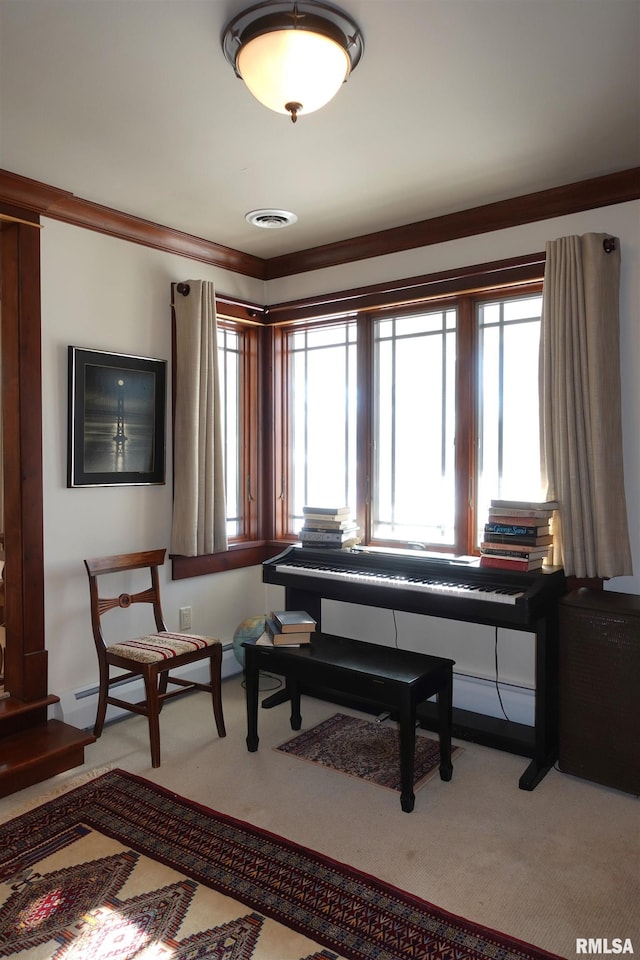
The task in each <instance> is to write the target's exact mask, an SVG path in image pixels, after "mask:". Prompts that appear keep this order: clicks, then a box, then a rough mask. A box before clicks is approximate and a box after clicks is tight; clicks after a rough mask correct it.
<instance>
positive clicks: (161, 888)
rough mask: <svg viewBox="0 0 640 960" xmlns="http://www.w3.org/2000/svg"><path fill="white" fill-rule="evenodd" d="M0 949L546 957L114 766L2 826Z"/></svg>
mask: <svg viewBox="0 0 640 960" xmlns="http://www.w3.org/2000/svg"><path fill="white" fill-rule="evenodd" d="M0 956H1V957H24V958H27V957H28V958H29V960H134V958H135V960H428V958H433V960H436V958H437V960H480V958H482V960H486V958H487V957H490V958H500V960H549V958H551V956H552V955H551V954H549V953H546V952H544V951H542V950H539V949H537V948H536V947H533V946H529V945H527V944H525V943H522V942H520V941H517V940H513V939H511V938H509V937H507V936H503V935H502V934H499V933H495V932H493V931H491V930H489V929H486V928H484V927H480V926H477V925H476V924H473V923H470V922H468V921H466V920H463V919H461V918H459V917H456V916H454V915H453V914H450V913H446V912H445V911H443V910H440V909H438V908H437V907H434V906H432V905H431V904H429V903H427V902H425V901H422V900H420V899H418V898H417V897H414V896H410V895H408V894H407V893H404V892H403V891H401V890H399V889H397V888H395V887H392V886H388V885H386V884H385V883H382V882H381V881H379V880H377V879H375V878H373V877H371V876H368V875H365V874H362V873H359V872H358V871H357V870H355V869H353V868H352V867H349V866H346V865H344V864H341V863H338V862H337V861H334V860H330V859H328V858H327V857H324V856H321V855H319V854H317V853H314V852H313V851H312V850H309V849H307V848H305V847H303V846H300V845H297V844H294V843H292V842H289V841H287V840H285V839H283V838H281V837H278V836H276V835H275V834H271V833H268V832H265V831H263V830H259V829H257V828H256V827H253V826H251V825H250V824H247V823H243V822H242V821H240V820H236V819H234V818H231V817H228V816H226V815H223V814H220V813H216V812H215V811H213V810H210V809H208V808H206V807H202V806H200V805H198V804H196V803H193V802H191V801H189V800H186V799H185V798H183V797H180V796H178V795H176V794H174V793H170V792H169V791H167V790H164V789H163V788H161V787H158V786H156V785H155V784H152V783H150V782H149V781H146V780H144V779H142V778H141V777H137V776H134V775H132V774H128V773H125V772H123V771H121V770H112V771H110V772H108V773H106V774H104V775H102V776H99V777H97V778H96V779H94V780H92V781H91V782H89V783H85V784H83V785H81V786H79V787H77V788H75V789H72V790H70V791H69V792H68V793H65V794H62V795H61V796H57V797H55V798H54V799H52V800H50V801H48V802H46V803H44V804H43V805H42V806H39V807H36V808H34V809H32V810H30V811H28V812H26V813H24V814H22V815H21V816H18V817H16V818H15V819H14V820H11V821H9V822H8V823H5V824H3V825H2V826H0ZM554 960H558V958H554Z"/></svg>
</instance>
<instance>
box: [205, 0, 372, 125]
mask: <svg viewBox="0 0 640 960" xmlns="http://www.w3.org/2000/svg"><path fill="white" fill-rule="evenodd" d="M222 49H223V51H224V55H225V57H226V58H227V60H228V61H229V63H230V64H231V66H232V67H233V69H234V70H235V72H236V75H237V76H238V77H240V78H241V79H242V80H244V82H245V83H246V85H247V86H248V88H249V90H250V91H251V93H252V94H253V95H254V97H256V99H258V100H259V101H260V103H262V104H264V106H265V107H269V109H270V110H275V111H276V112H277V113H283V114H285V115H286V114H289V115H290V117H291V119H292V121H293V122H294V123H295V122H296V120H297V119H298V115H299V114H302V113H311V112H312V111H314V110H319V109H320V107H324V106H325V104H327V103H329V101H330V100H331V99H333V97H335V95H336V93H337V92H338V90H339V89H340V87H341V86H342V84H343V83H344V82H345V81H346V80H347V78H348V77H349V74H350V73H351V71H352V70H355V68H356V66H357V65H358V63H359V62H360V58H361V57H362V51H363V49H364V42H363V39H362V34H361V32H360V29H359V27H358V26H357V24H356V23H355V22H354V21H353V20H352V19H351V17H349V16H348V15H347V14H346V13H344V12H343V11H342V10H339V9H338V8H337V7H334V6H332V5H331V4H328V3H321V2H319V0H297V2H292V0H267V2H266V3H257V4H255V5H254V6H252V7H249V8H248V9H247V10H245V11H244V12H243V13H240V14H238V16H237V17H234V18H233V20H231V21H230V22H229V23H228V24H227V26H226V27H225V29H224V32H223V34H222Z"/></svg>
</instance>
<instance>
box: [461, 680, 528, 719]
mask: <svg viewBox="0 0 640 960" xmlns="http://www.w3.org/2000/svg"><path fill="white" fill-rule="evenodd" d="M498 689H499V690H500V696H498ZM498 689H497V688H496V684H495V681H493V680H483V679H481V678H480V677H468V676H465V675H464V674H456V673H455V672H454V674H453V705H454V707H458V708H459V709H461V710H471V711H472V712H473V713H481V714H483V715H484V716H486V717H498V718H500V719H501V720H504V719H506V718H508V719H509V720H513V721H515V722H516V723H523V724H525V725H526V726H528V727H532V726H533V725H534V719H535V691H534V690H530V689H528V688H527V687H520V686H514V685H513V684H510V683H500V684H499V688H498ZM500 700H502V707H504V713H503V710H502V707H501V706H500ZM505 714H506V718H505Z"/></svg>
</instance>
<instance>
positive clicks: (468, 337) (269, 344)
mask: <svg viewBox="0 0 640 960" xmlns="http://www.w3.org/2000/svg"><path fill="white" fill-rule="evenodd" d="M544 262H545V256H544V254H543V253H535V254H530V255H528V256H523V257H515V258H511V259H509V260H502V261H496V262H493V263H484V264H478V265H475V266H471V267H464V268H461V269H459V270H451V271H444V272H440V273H436V274H429V275H425V276H421V277H415V278H408V279H403V280H399V281H396V282H395V283H394V282H388V283H384V284H376V285H373V286H369V287H360V288H354V289H353V290H345V291H341V292H337V293H331V294H327V295H325V296H320V297H313V298H308V299H305V300H299V301H291V302H289V303H282V304H276V305H274V306H272V307H260V306H258V305H255V304H247V303H245V302H241V301H236V300H234V299H233V298H232V297H226V296H224V295H221V296H219V297H217V299H216V304H217V309H218V315H219V317H221V318H223V319H224V318H226V319H229V320H236V321H238V322H240V323H244V324H247V325H248V326H250V328H251V329H253V330H254V331H255V336H254V339H253V343H254V344H255V346H252V347H251V348H250V349H249V350H248V351H247V354H248V355H247V356H246V357H244V358H243V364H244V367H243V375H244V376H245V377H246V378H247V379H246V381H245V382H246V383H248V384H251V386H250V392H249V399H248V404H247V403H243V414H244V411H245V407H246V411H247V412H246V418H245V421H244V424H243V429H244V430H245V431H248V434H247V436H248V438H249V440H248V443H247V444H245V448H247V449H248V450H249V451H250V453H249V458H250V463H251V466H250V469H249V470H248V471H247V470H246V464H245V466H244V467H243V475H244V476H245V477H246V476H247V475H250V476H251V493H252V495H253V498H254V499H253V500H251V501H249V502H248V503H246V504H245V507H246V508H247V510H248V513H247V517H248V518H249V523H248V528H247V535H246V536H245V537H244V538H239V539H238V540H235V541H233V542H232V543H230V545H229V549H228V550H227V551H225V552H223V553H219V554H212V555H209V556H204V557H181V556H173V555H172V557H171V559H172V567H173V573H172V576H173V579H184V578H188V577H193V576H204V575H207V574H211V573H218V572H222V571H225V570H232V569H239V568H242V567H246V566H255V565H258V564H261V563H262V562H263V561H264V560H267V559H269V558H270V557H272V556H273V555H274V553H276V552H277V551H278V550H279V549H282V548H283V547H284V546H286V545H287V544H288V543H291V542H294V540H295V538H293V537H292V536H291V534H288V532H287V491H288V490H289V489H290V478H289V476H288V464H289V458H288V456H287V437H288V436H289V423H288V409H289V407H288V382H287V380H288V378H287V373H286V350H285V348H284V338H285V330H286V328H288V327H290V326H291V325H296V326H301V327H304V326H306V325H308V326H313V325H315V324H316V323H319V322H320V321H322V322H325V323H326V322H331V320H332V318H333V319H334V320H335V322H336V323H341V322H343V321H344V320H345V319H347V318H353V316H354V315H356V323H357V325H358V376H359V382H361V383H363V384H364V385H365V388H366V389H365V390H363V391H362V392H360V391H359V399H358V403H359V409H358V421H359V423H360V422H361V418H364V421H362V422H363V423H364V424H365V429H364V430H360V431H359V436H358V444H359V446H358V462H359V463H361V464H364V466H365V469H364V470H362V471H361V475H360V476H359V478H358V485H359V486H358V511H359V512H358V524H359V526H360V527H361V529H362V530H365V531H367V530H369V527H370V520H371V505H370V490H369V484H370V478H371V468H372V457H371V441H370V438H371V416H372V411H371V404H370V400H369V398H370V395H371V375H372V374H371V352H372V349H373V346H372V336H371V328H372V324H371V320H372V318H373V317H375V316H379V315H381V314H383V313H385V312H394V313H395V314H396V315H398V314H401V313H404V312H411V311H415V310H416V309H422V308H423V307H424V306H425V305H427V304H429V303H433V302H434V301H435V300H442V301H444V302H443V303H442V304H441V305H442V306H443V307H444V306H446V304H447V302H451V303H456V305H457V306H458V309H460V305H461V304H468V306H464V307H463V311H464V313H463V317H464V319H463V320H460V319H459V323H461V322H462V328H461V333H460V336H461V340H460V342H459V345H458V368H459V369H458V373H459V376H458V379H457V390H458V391H459V394H458V398H457V399H458V403H462V402H464V403H465V404H468V407H467V409H474V406H475V370H474V368H473V360H472V359H471V358H472V357H474V356H475V347H474V346H473V344H472V342H471V341H472V336H473V334H472V332H471V331H472V330H475V325H474V321H473V317H474V315H475V304H476V303H477V302H479V301H480V300H484V299H490V298H491V297H493V296H495V295H500V294H501V293H502V292H504V291H505V290H513V292H514V294H515V293H519V292H522V293H526V292H528V291H532V292H533V291H539V289H540V286H541V283H542V278H543V274H544ZM467 313H468V318H467ZM243 353H244V351H243ZM367 391H368V392H367ZM474 438H475V425H473V424H470V423H467V424H466V425H465V428H464V429H463V431H462V434H461V436H459V438H458V440H459V442H458V444H457V450H456V458H457V459H456V470H457V471H459V472H458V476H460V475H462V473H466V474H467V475H468V476H469V477H475V445H474ZM246 452H247V450H246V449H245V455H246ZM254 480H255V482H254ZM462 486H463V485H462V484H458V488H459V489H458V499H457V502H456V529H457V530H458V532H459V537H458V543H456V547H455V552H459V553H471V552H472V545H473V531H474V529H475V526H474V524H475V519H474V515H473V511H472V509H471V505H470V500H469V496H468V491H467V490H463V489H462ZM246 492H247V491H246V490H245V496H246ZM393 546H396V547H397V546H399V544H397V543H394V544H393Z"/></svg>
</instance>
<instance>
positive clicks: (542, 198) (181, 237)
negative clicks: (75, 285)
mask: <svg viewBox="0 0 640 960" xmlns="http://www.w3.org/2000/svg"><path fill="white" fill-rule="evenodd" d="M638 198H640V167H633V168H632V169H630V170H620V171H618V172H617V173H611V174H607V175H605V176H602V177H594V178H592V179H590V180H581V181H579V182H577V183H569V184H565V185H564V186H560V187H554V188H552V189H550V190H541V191H539V192H537V193H529V194H526V195H524V196H521V197H514V198H512V199H510V200H500V201H497V202H495V203H488V204H484V205H483V206H480V207H472V208H470V209H468V210H460V211H458V212H456V213H451V214H446V215H444V216H440V217H433V218H432V219H430V220H421V221H419V222H417V223H410V224H406V225H405V226H402V227H395V228H393V229H390V230H381V231H379V232H378V233H369V234H366V235H364V236H361V237H354V238H352V239H349V240H340V241H338V242H337V243H329V244H325V245H324V246H319V247H311V248H309V249H307V250H301V251H298V252H297V253H290V254H285V255H284V256H281V257H273V258H271V259H268V260H263V259H261V258H260V257H254V256H251V255H250V254H246V253H242V252H241V251H239V250H233V249H231V248H230V247H224V246H221V245H220V244H217V243H213V242H212V241H211V240H204V239H202V238H200V237H194V236H192V235H191V234H188V233H184V232H182V231H181V230H174V229H172V228H171V227H165V226H162V225H161V224H158V223H153V222H151V221H149V220H142V219H140V218H139V217H134V216H131V215H130V214H128V213H123V212H122V211H120V210H114V209H112V208H111V207H105V206H102V205H100V204H98V203H93V202H92V201H90V200H83V199H82V198H80V197H76V196H75V195H74V194H73V193H71V192H69V191H68V190H61V189H59V188H58V187H53V186H50V185H49V184H45V183H41V182H39V181H37V180H30V179H28V178H27V177H22V176H20V175H19V174H16V173H11V172H9V171H7V170H0V202H4V203H8V204H12V205H14V206H15V207H16V208H19V209H22V210H25V209H26V210H31V211H33V212H34V213H37V214H40V215H42V216H47V217H51V218H52V219H54V220H60V221H62V222H64V223H70V224H73V225H74V226H78V227H86V228H87V229H88V230H96V231H98V232H99V233H104V234H107V235H108V236H112V237H116V238H117V239H120V240H129V241H131V242H133V243H140V244H143V245H144V246H147V247H153V248H155V249H156V250H164V251H165V252H167V253H174V254H178V255H179V256H183V257H187V258H189V259H190V260H199V261H201V262H203V263H208V264H211V265H212V266H216V267H221V268H222V269H224V270H229V271H230V272H232V273H239V274H242V275H243V276H246V277H253V278H255V279H257V280H275V279H278V278H281V277H288V276H294V275H295V274H300V273H308V272H309V271H311V270H320V269H322V268H326V267H335V266H339V265H341V264H344V263H352V262H354V261H356V260H368V259H370V258H372V257H381V256H385V255H387V254H391V253H400V252H402V251H404V250H412V249H414V248H416V247H426V246H430V245H432V244H435V243H444V242H445V241H447V240H456V239H459V238H461V237H469V236H476V235H479V234H483V233H489V232H491V231H493V230H504V229H506V228H509V227H517V226H521V225H522V224H524V223H534V222H535V221H538V220H548V219H550V218H552V217H560V216H566V215H568V214H571V213H579V212H580V211H582V210H590V209H595V208H596V207H606V206H610V205H612V204H616V203H626V202H627V201H629V200H637V199H638Z"/></svg>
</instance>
